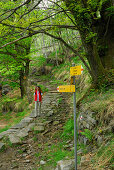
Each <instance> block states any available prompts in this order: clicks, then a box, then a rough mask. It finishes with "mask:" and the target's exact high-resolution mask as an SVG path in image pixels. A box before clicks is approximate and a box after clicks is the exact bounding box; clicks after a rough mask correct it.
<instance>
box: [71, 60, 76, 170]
mask: <svg viewBox="0 0 114 170" xmlns="http://www.w3.org/2000/svg"><path fill="white" fill-rule="evenodd" d="M74 66H75V64H74V63H73V64H72V67H74ZM73 84H74V85H75V92H73V103H74V155H75V170H77V126H76V83H75V76H73Z"/></svg>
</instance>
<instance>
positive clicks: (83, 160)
mask: <svg viewBox="0 0 114 170" xmlns="http://www.w3.org/2000/svg"><path fill="white" fill-rule="evenodd" d="M89 163H90V161H89V160H86V157H85V156H82V157H81V167H86V166H88V165H89Z"/></svg>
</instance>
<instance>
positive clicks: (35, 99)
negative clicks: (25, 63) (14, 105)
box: [34, 86, 42, 117]
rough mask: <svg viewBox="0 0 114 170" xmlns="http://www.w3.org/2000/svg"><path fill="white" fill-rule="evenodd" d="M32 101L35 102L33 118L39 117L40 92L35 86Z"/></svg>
mask: <svg viewBox="0 0 114 170" xmlns="http://www.w3.org/2000/svg"><path fill="white" fill-rule="evenodd" d="M34 101H35V117H37V116H40V115H41V102H42V91H41V88H40V87H39V86H36V88H35V93H34Z"/></svg>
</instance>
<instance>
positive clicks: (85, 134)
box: [80, 129, 93, 141]
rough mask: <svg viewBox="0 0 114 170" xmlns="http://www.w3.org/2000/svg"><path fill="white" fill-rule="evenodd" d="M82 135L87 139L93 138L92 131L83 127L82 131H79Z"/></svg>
mask: <svg viewBox="0 0 114 170" xmlns="http://www.w3.org/2000/svg"><path fill="white" fill-rule="evenodd" d="M80 133H81V134H82V135H84V136H85V137H86V138H87V139H89V141H92V139H93V133H92V132H91V130H89V129H84V132H80Z"/></svg>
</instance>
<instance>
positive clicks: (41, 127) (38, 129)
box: [34, 126, 45, 132]
mask: <svg viewBox="0 0 114 170" xmlns="http://www.w3.org/2000/svg"><path fill="white" fill-rule="evenodd" d="M34 130H35V131H39V132H43V131H44V130H45V129H44V126H35V127H34Z"/></svg>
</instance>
